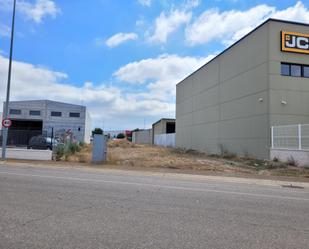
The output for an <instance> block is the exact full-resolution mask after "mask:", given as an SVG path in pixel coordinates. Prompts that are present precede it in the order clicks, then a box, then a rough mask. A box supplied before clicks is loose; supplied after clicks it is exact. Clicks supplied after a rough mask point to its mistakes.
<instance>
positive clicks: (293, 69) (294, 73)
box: [291, 65, 301, 77]
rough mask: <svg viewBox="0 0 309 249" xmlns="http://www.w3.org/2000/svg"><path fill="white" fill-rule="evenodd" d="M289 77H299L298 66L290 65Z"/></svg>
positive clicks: (299, 68) (299, 67)
mask: <svg viewBox="0 0 309 249" xmlns="http://www.w3.org/2000/svg"><path fill="white" fill-rule="evenodd" d="M291 76H294V77H301V66H300V65H291Z"/></svg>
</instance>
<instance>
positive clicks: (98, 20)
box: [0, 0, 309, 130]
mask: <svg viewBox="0 0 309 249" xmlns="http://www.w3.org/2000/svg"><path fill="white" fill-rule="evenodd" d="M11 5H12V0H0V101H1V102H2V101H3V100H4V97H5V89H6V88H5V84H6V73H7V57H8V53H9V31H10V28H9V27H10V22H11ZM308 8H309V2H308V1H307V0H302V1H292V0H285V1H277V0H272V1H257V0H256V1H246V0H214V1H202V0H200V1H199V0H174V1H173V0H171V1H168V0H121V1H120V0H92V1H85V0H83V1H82V0H75V1H68V0H19V1H18V11H17V18H16V40H15V48H14V67H13V75H14V76H13V82H12V84H13V88H12V95H11V97H12V99H13V100H21V99H52V100H59V101H65V102H72V103H77V104H85V105H87V106H88V107H89V110H90V113H91V116H92V118H93V123H94V126H101V127H102V126H103V125H104V128H105V129H107V130H108V129H131V128H132V129H133V128H137V127H139V128H143V127H144V120H146V126H147V127H149V126H150V125H151V123H152V122H155V121H156V120H157V119H159V118H161V117H173V116H175V85H176V83H178V82H179V81H180V80H181V79H183V78H184V77H185V76H186V75H188V74H190V73H191V72H193V71H194V70H196V69H197V68H198V67H200V66H201V65H203V64H204V63H205V62H207V61H208V60H209V59H211V58H212V57H213V56H215V55H216V54H217V53H219V52H220V51H222V50H223V49H225V48H226V47H227V46H229V45H230V44H232V43H233V42H235V41H236V40H237V39H239V38H241V37H242V36H243V35H245V34H246V33H248V32H249V31H250V30H252V29H253V28H255V27H256V26H257V25H259V24H260V23H261V22H263V21H264V20H265V19H267V18H269V17H275V18H280V19H288V20H294V21H301V22H306V23H309V10H308ZM0 107H1V106H0Z"/></svg>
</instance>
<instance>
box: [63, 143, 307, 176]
mask: <svg viewBox="0 0 309 249" xmlns="http://www.w3.org/2000/svg"><path fill="white" fill-rule="evenodd" d="M68 161H71V162H82V163H90V162H91V146H85V147H84V148H83V149H82V150H81V151H80V152H78V153H76V154H75V155H73V156H71V157H70V158H69V159H68ZM107 163H108V164H109V165H117V166H125V167H136V168H141V167H142V168H166V169H182V170H194V171H208V172H209V171H211V172H225V173H244V174H259V175H274V176H301V177H307V178H309V169H308V168H298V167H293V166H289V165H288V164H286V163H282V162H270V161H263V160H256V159H251V158H238V157H225V156H222V157H219V156H207V155H206V154H203V153H198V152H195V151H184V150H179V149H172V148H162V147H157V146H149V145H137V144H133V143H131V142H128V141H126V140H116V141H110V142H109V143H108V161H107Z"/></svg>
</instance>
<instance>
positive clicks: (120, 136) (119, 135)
mask: <svg viewBox="0 0 309 249" xmlns="http://www.w3.org/2000/svg"><path fill="white" fill-rule="evenodd" d="M125 137H126V136H125V135H124V134H123V133H119V134H118V135H117V138H118V139H124V138H125Z"/></svg>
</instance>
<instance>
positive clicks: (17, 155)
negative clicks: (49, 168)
mask: <svg viewBox="0 0 309 249" xmlns="http://www.w3.org/2000/svg"><path fill="white" fill-rule="evenodd" d="M0 153H2V149H1V148H0ZM52 156H53V152H52V151H51V150H27V149H15V148H7V150H6V157H7V158H8V159H18V160H38V161H51V160H52Z"/></svg>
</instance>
